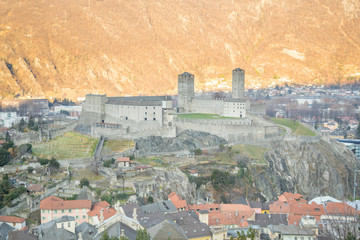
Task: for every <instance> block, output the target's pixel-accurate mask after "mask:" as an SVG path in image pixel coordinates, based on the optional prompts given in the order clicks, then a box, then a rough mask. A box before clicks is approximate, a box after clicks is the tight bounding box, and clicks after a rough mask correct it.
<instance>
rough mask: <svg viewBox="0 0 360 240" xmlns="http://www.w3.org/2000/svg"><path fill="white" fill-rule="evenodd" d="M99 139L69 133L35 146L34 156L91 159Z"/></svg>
mask: <svg viewBox="0 0 360 240" xmlns="http://www.w3.org/2000/svg"><path fill="white" fill-rule="evenodd" d="M97 143H98V139H96V138H90V137H88V136H86V135H82V134H80V133H77V132H67V133H65V134H64V135H62V136H59V137H57V138H55V139H52V140H51V141H49V142H45V143H39V144H34V145H33V148H32V150H33V154H34V155H35V156H37V157H40V158H48V159H49V158H52V157H55V158H56V159H72V158H85V157H91V156H92V155H93V153H94V151H95V148H96V145H97Z"/></svg>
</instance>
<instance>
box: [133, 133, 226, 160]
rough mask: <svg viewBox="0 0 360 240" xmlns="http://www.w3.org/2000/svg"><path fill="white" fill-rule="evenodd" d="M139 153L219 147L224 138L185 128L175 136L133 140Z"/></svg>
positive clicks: (152, 153)
mask: <svg viewBox="0 0 360 240" xmlns="http://www.w3.org/2000/svg"><path fill="white" fill-rule="evenodd" d="M135 142H136V149H137V150H138V154H139V155H154V154H158V153H164V152H189V151H190V150H195V149H197V148H200V149H204V148H212V147H219V146H220V145H221V144H222V145H224V144H226V143H227V142H226V140H225V139H223V138H221V137H218V136H216V135H212V134H210V133H206V132H198V131H193V130H185V131H183V132H181V133H180V134H179V135H178V136H176V137H175V138H163V137H158V136H150V137H146V138H139V139H136V140H135Z"/></svg>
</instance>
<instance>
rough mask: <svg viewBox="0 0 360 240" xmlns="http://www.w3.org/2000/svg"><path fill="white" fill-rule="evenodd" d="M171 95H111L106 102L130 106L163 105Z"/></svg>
mask: <svg viewBox="0 0 360 240" xmlns="http://www.w3.org/2000/svg"><path fill="white" fill-rule="evenodd" d="M165 100H171V97H169V96H139V97H109V98H108V100H107V102H106V104H112V105H129V106H162V101H165Z"/></svg>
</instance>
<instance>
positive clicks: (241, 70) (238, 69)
mask: <svg viewBox="0 0 360 240" xmlns="http://www.w3.org/2000/svg"><path fill="white" fill-rule="evenodd" d="M233 71H236V72H238V71H240V72H244V71H245V70H244V69H241V68H235V69H234V70H233Z"/></svg>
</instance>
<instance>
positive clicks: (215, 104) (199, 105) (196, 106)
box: [189, 98, 224, 115]
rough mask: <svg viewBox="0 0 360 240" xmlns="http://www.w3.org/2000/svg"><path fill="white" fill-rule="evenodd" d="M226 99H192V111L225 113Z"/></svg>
mask: <svg viewBox="0 0 360 240" xmlns="http://www.w3.org/2000/svg"><path fill="white" fill-rule="evenodd" d="M223 107H224V100H223V99H219V100H207V99H206V100H205V99H196V98H195V99H192V100H191V102H190V111H189V112H195V113H212V114H219V115H222V114H223Z"/></svg>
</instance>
